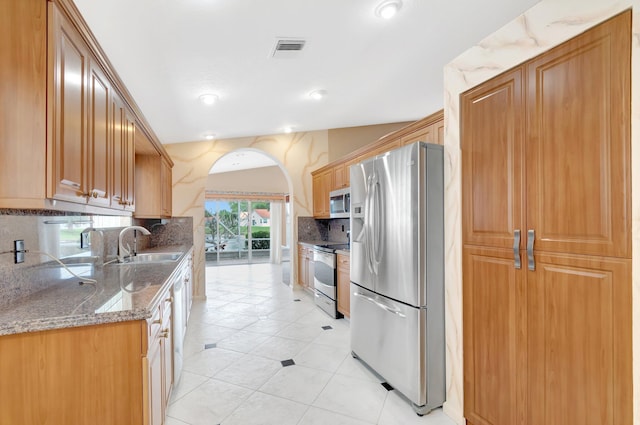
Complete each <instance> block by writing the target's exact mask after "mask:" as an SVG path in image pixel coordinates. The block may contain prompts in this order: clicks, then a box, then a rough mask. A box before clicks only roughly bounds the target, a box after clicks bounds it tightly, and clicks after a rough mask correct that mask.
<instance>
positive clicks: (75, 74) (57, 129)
mask: <svg viewBox="0 0 640 425" xmlns="http://www.w3.org/2000/svg"><path fill="white" fill-rule="evenodd" d="M49 24H50V37H49V58H50V62H49V63H50V66H51V69H50V71H49V73H50V75H51V76H52V84H50V85H49V87H48V93H47V101H48V102H49V104H50V105H49V111H50V114H49V115H48V126H49V127H50V133H49V134H50V137H49V138H48V140H47V154H48V160H47V164H48V165H49V170H50V171H49V176H48V177H49V178H48V180H47V181H48V187H47V196H48V197H50V198H54V199H61V200H66V201H72V202H86V201H89V200H90V199H91V197H92V194H93V192H92V190H91V188H89V181H88V178H87V177H88V174H90V171H89V168H90V167H89V166H90V165H91V164H90V161H89V158H88V150H89V142H88V131H87V127H88V124H89V120H90V119H94V120H100V118H102V117H95V116H93V117H91V118H89V114H88V105H89V99H88V98H89V97H90V96H94V97H95V96H96V95H97V96H98V97H100V96H102V97H105V96H106V97H108V89H107V88H106V87H105V86H104V82H103V81H101V79H100V77H101V75H100V74H97V73H96V70H92V71H93V72H90V65H89V62H90V60H91V59H90V56H91V53H90V51H89V48H88V47H87V45H86V44H85V42H84V40H82V37H81V36H80V34H79V33H78V32H77V30H76V29H75V27H74V26H73V25H72V24H71V23H70V22H69V20H68V19H67V18H66V17H65V16H64V15H63V14H62V13H61V12H60V11H59V10H58V8H57V7H56V6H55V4H53V3H49ZM89 73H91V77H92V78H91V84H92V86H93V87H92V89H94V90H95V89H96V86H98V88H97V90H98V91H100V90H102V91H103V93H95V92H93V93H92V92H91V91H90V90H88V89H87V86H88V84H89ZM92 91H93V90H92ZM92 100H94V99H92ZM100 124H101V123H98V125H100ZM105 124H106V123H105ZM107 139H108V137H107V138H106V139H105V140H103V142H105V143H106V141H107ZM94 141H95V142H97V141H96V140H95V139H94Z"/></svg>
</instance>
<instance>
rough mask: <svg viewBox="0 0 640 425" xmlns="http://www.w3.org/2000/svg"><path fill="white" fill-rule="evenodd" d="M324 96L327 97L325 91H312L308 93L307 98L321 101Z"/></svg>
mask: <svg viewBox="0 0 640 425" xmlns="http://www.w3.org/2000/svg"><path fill="white" fill-rule="evenodd" d="M326 95H327V91H326V90H314V91H312V92H311V93H309V97H310V98H311V99H313V100H321V99H322V98H324V97H325V96H326Z"/></svg>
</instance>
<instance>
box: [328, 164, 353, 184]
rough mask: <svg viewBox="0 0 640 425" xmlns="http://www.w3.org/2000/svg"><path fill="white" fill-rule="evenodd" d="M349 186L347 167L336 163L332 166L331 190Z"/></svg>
mask: <svg viewBox="0 0 640 425" xmlns="http://www.w3.org/2000/svg"><path fill="white" fill-rule="evenodd" d="M348 186H349V169H348V168H347V167H346V166H345V164H338V165H336V166H335V167H333V185H332V190H336V189H342V188H345V187H348Z"/></svg>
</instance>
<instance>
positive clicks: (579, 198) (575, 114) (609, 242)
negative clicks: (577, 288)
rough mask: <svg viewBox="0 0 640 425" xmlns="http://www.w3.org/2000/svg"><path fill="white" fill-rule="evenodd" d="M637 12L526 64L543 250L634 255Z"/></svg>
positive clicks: (531, 222)
mask: <svg viewBox="0 0 640 425" xmlns="http://www.w3.org/2000/svg"><path fill="white" fill-rule="evenodd" d="M630 26H631V14H630V13H628V14H624V15H620V16H619V17H616V18H614V19H612V20H610V21H608V22H606V23H605V24H602V25H599V26H598V27H595V28H594V29H592V30H590V31H588V32H586V33H584V34H583V35H581V36H579V37H576V38H574V39H572V40H570V41H568V42H567V43H564V44H563V45H561V46H559V47H557V48H555V49H553V50H550V51H549V52H547V53H545V54H543V55H541V56H539V57H538V58H537V59H536V60H534V61H532V62H530V63H529V64H528V65H527V77H528V87H529V89H528V99H527V103H528V105H527V110H528V120H527V122H528V123H529V143H528V149H527V171H528V174H527V197H528V198H527V203H528V206H527V212H528V214H527V227H528V228H529V229H535V231H536V241H535V246H536V248H537V249H539V250H541V251H553V252H573V253H582V254H593V255H604V256H616V257H628V256H629V255H630V252H631V233H630V232H629V231H628V230H629V229H631V224H630V223H631V196H630V195H631V192H630V189H631V179H630V168H631V163H630V156H629V155H630V154H629V152H630V139H629V137H630V136H629V134H630V107H629V105H630V93H631V88H630V84H631V76H630V72H631V65H630V59H631V58H630V51H631V49H630V43H631V37H630V33H631V30H630Z"/></svg>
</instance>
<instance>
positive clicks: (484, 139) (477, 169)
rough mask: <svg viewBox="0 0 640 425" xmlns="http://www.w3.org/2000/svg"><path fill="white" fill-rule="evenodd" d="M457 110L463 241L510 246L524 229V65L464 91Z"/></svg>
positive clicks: (502, 246) (503, 246)
mask: <svg viewBox="0 0 640 425" xmlns="http://www.w3.org/2000/svg"><path fill="white" fill-rule="evenodd" d="M461 108H462V123H461V138H460V140H461V149H462V239H463V242H464V243H466V244H475V245H483V246H495V247H501V248H511V247H512V246H513V243H514V230H516V229H520V230H521V231H522V234H523V235H524V233H525V232H524V217H523V215H524V214H523V211H524V192H523V190H524V187H523V186H524V169H523V167H524V164H525V163H524V159H523V147H522V146H523V142H524V133H523V131H524V116H525V110H524V100H523V86H522V68H516V69H514V70H512V71H509V72H507V73H505V74H503V75H501V76H499V77H497V78H494V79H493V80H490V81H488V82H487V83H485V84H482V85H480V86H478V87H477V88H475V89H473V90H471V91H469V92H466V93H464V94H463V95H462V100H461ZM522 246H524V245H522Z"/></svg>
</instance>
